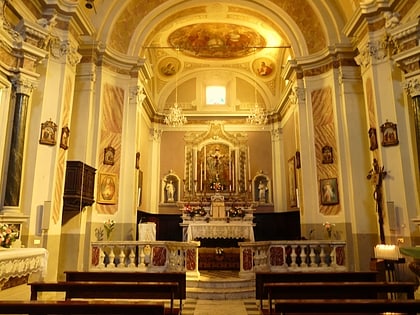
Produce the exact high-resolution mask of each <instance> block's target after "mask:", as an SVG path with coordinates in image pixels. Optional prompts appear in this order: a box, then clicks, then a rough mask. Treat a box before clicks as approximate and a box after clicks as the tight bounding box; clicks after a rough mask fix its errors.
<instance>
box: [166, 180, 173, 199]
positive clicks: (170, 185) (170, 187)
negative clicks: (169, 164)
mask: <svg viewBox="0 0 420 315" xmlns="http://www.w3.org/2000/svg"><path fill="white" fill-rule="evenodd" d="M165 189H166V200H167V201H168V202H174V201H175V199H174V196H175V185H174V184H173V182H172V181H171V180H170V181H169V182H167V183H166V187H165Z"/></svg>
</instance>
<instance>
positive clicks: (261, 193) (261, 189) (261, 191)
mask: <svg viewBox="0 0 420 315" xmlns="http://www.w3.org/2000/svg"><path fill="white" fill-rule="evenodd" d="M267 190H268V188H267V185H266V184H265V183H264V182H263V181H262V180H260V183H259V184H258V201H259V202H267V198H266V194H267Z"/></svg>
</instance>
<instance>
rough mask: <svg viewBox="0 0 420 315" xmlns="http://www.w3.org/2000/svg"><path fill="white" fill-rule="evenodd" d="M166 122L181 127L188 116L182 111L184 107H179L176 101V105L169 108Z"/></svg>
mask: <svg viewBox="0 0 420 315" xmlns="http://www.w3.org/2000/svg"><path fill="white" fill-rule="evenodd" d="M164 122H165V124H167V125H169V126H173V127H180V126H183V125H185V124H186V123H187V118H186V117H185V116H184V114H183V113H182V109H181V108H180V107H178V103H177V102H175V104H174V106H172V107H171V108H169V114H168V115H166V117H165V120H164Z"/></svg>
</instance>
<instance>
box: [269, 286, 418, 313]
mask: <svg viewBox="0 0 420 315" xmlns="http://www.w3.org/2000/svg"><path fill="white" fill-rule="evenodd" d="M416 288H417V285H416V283H414V282H386V281H376V282H356V281H353V282H295V283H278V282H272V283H270V282H268V283H265V284H264V289H265V290H266V291H267V295H268V304H269V310H270V311H272V309H273V301H274V300H275V303H276V307H277V305H278V304H279V302H278V301H277V300H278V299H282V300H286V299H301V300H302V299H379V298H381V297H382V298H387V294H388V293H403V294H405V297H406V299H410V300H413V299H414V292H415V291H416Z"/></svg>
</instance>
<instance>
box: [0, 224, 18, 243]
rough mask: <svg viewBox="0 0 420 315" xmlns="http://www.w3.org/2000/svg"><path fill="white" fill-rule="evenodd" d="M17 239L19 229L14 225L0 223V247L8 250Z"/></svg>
mask: <svg viewBox="0 0 420 315" xmlns="http://www.w3.org/2000/svg"><path fill="white" fill-rule="evenodd" d="M18 238H19V229H18V228H17V227H16V225H14V224H8V223H0V245H1V246H2V247H5V248H10V246H12V244H13V243H14V242H15V241H16V240H17V239H18Z"/></svg>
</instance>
